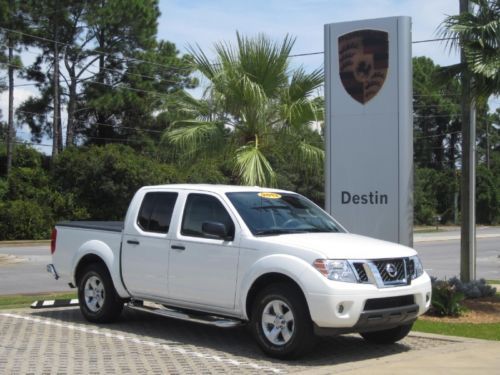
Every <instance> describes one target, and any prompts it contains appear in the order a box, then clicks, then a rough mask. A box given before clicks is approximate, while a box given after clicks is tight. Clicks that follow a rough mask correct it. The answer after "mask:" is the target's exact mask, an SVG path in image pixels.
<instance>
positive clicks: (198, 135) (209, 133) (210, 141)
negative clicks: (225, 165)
mask: <svg viewBox="0 0 500 375" xmlns="http://www.w3.org/2000/svg"><path fill="white" fill-rule="evenodd" d="M223 138H224V132H223V126H221V125H220V124H217V123H215V122H206V121H200V120H183V121H178V122H176V123H175V124H174V127H173V128H171V129H170V130H168V131H167V132H166V133H165V134H164V135H163V140H164V141H168V142H170V143H171V144H172V145H174V146H175V147H177V148H178V149H179V150H180V151H182V152H183V153H184V154H185V155H186V156H193V155H194V154H195V153H197V152H201V151H204V150H207V149H216V148H217V147H216V146H217V145H218V144H221V143H223Z"/></svg>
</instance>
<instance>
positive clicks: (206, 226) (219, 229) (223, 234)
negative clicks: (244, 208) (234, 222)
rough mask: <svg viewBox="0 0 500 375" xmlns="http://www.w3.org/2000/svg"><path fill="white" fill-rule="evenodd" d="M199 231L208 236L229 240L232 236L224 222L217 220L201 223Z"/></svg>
mask: <svg viewBox="0 0 500 375" xmlns="http://www.w3.org/2000/svg"><path fill="white" fill-rule="evenodd" d="M201 231H202V232H203V234H206V235H208V236H210V237H214V238H218V239H222V240H228V241H231V240H232V239H233V236H232V235H231V234H230V233H229V230H228V228H227V227H226V225H225V224H223V223H219V222H217V221H206V222H204V223H203V224H202V225H201Z"/></svg>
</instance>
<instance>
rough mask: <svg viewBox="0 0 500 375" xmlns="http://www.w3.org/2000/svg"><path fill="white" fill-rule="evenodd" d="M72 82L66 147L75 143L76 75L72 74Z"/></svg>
mask: <svg viewBox="0 0 500 375" xmlns="http://www.w3.org/2000/svg"><path fill="white" fill-rule="evenodd" d="M70 80H71V83H70V85H69V100H68V124H67V128H66V147H71V146H73V145H74V143H75V141H74V139H75V110H76V77H75V75H74V74H71V75H70Z"/></svg>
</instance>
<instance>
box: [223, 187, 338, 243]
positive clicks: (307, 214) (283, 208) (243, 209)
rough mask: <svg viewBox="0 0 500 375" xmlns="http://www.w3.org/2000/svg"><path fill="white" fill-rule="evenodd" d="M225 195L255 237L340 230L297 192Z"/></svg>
mask: <svg viewBox="0 0 500 375" xmlns="http://www.w3.org/2000/svg"><path fill="white" fill-rule="evenodd" d="M226 195H227V196H228V198H229V200H230V201H231V203H232V204H233V205H234V207H235V208H236V209H237V210H238V213H239V214H240V216H241V217H242V218H243V220H244V221H245V223H246V225H247V226H248V228H249V229H250V230H251V231H252V233H253V234H254V235H256V236H262V235H275V234H287V233H308V232H343V230H342V228H341V227H340V225H339V224H337V223H336V222H335V221H334V220H333V219H332V218H331V217H330V216H328V215H327V214H326V212H324V211H323V210H321V209H320V208H319V207H318V206H316V205H315V204H314V203H312V202H311V201H309V200H308V199H306V198H304V197H303V196H301V195H298V194H289V193H274V192H243V193H227V194H226Z"/></svg>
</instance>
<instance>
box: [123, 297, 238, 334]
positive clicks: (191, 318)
mask: <svg viewBox="0 0 500 375" xmlns="http://www.w3.org/2000/svg"><path fill="white" fill-rule="evenodd" d="M156 306H158V305H156V304H155V306H144V305H143V306H141V305H138V304H135V303H128V304H127V307H128V308H129V309H132V310H138V311H145V312H148V313H152V314H156V315H160V316H164V317H167V318H174V319H180V320H186V321H188V322H194V323H201V324H207V325H211V326H216V327H220V328H233V327H239V326H242V325H243V324H244V322H243V321H241V320H238V319H231V318H226V317H222V316H217V315H210V314H202V313H200V314H199V315H198V314H196V315H195V314H188V313H186V312H184V311H180V310H174V309H171V308H167V307H163V306H162V307H159V306H158V307H156Z"/></svg>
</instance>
